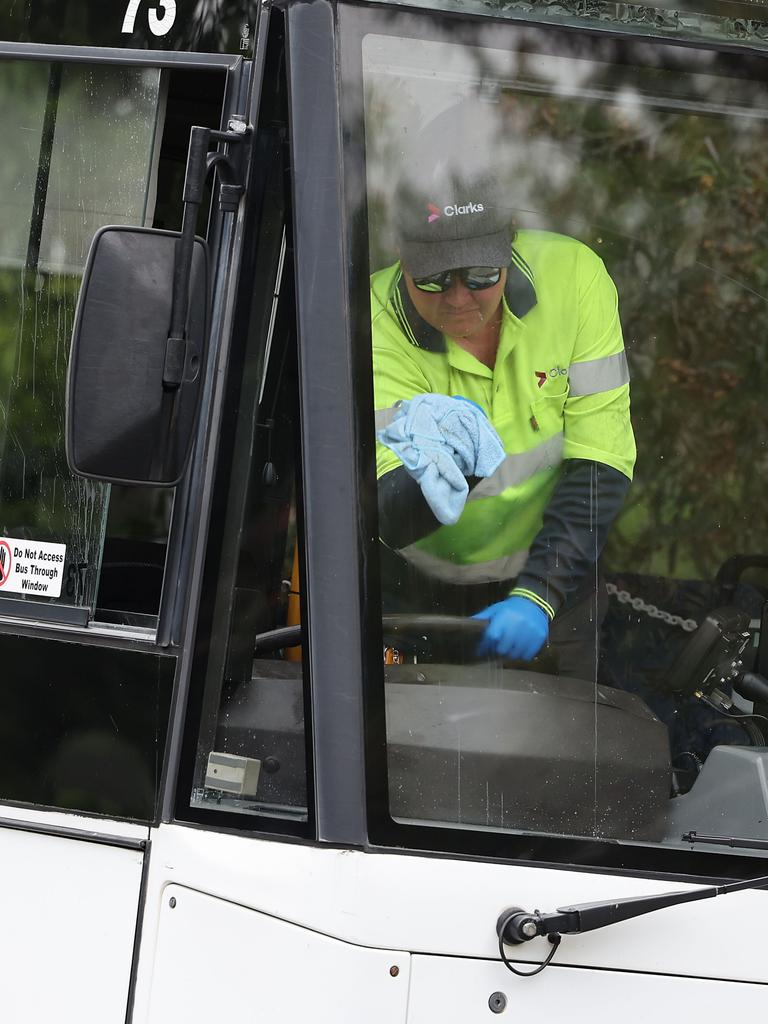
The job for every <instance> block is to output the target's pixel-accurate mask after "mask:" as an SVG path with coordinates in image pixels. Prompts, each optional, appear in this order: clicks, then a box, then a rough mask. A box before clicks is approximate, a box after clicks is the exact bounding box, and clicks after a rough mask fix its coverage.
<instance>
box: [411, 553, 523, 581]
mask: <svg viewBox="0 0 768 1024" xmlns="http://www.w3.org/2000/svg"><path fill="white" fill-rule="evenodd" d="M398 553H399V554H401V555H402V556H403V558H407V559H408V561H409V562H411V564H413V565H415V566H416V568H417V569H421V570H422V571H423V572H425V573H427V574H428V575H430V576H433V577H434V578H435V579H438V580H442V581H444V582H445V583H494V582H496V581H503V580H511V579H514V577H515V576H518V575H519V574H520V570H521V569H522V568H523V566H524V565H525V563H526V561H527V559H528V549H527V548H526V549H525V551H515V552H514V554H511V555H505V556H504V557H503V558H494V559H492V560H491V561H490V562H473V563H471V564H469V565H459V564H458V563H456V562H448V561H446V560H445V559H444V558H438V557H437V555H430V554H428V553H427V552H426V551H422V550H421V548H419V547H417V546H416V545H415V544H409V545H408V547H407V548H400V551H399V552H398Z"/></svg>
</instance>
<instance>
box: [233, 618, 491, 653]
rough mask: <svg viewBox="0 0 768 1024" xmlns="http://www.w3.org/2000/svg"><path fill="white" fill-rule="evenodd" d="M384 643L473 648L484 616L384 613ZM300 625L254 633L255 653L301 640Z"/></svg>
mask: <svg viewBox="0 0 768 1024" xmlns="http://www.w3.org/2000/svg"><path fill="white" fill-rule="evenodd" d="M381 625H382V631H383V634H384V645H385V646H387V647H398V646H402V645H407V646H408V648H409V649H411V650H413V653H417V651H419V650H422V651H425V650H428V649H431V645H432V643H433V642H435V643H439V642H440V641H441V640H442V641H443V642H444V643H445V642H446V641H447V642H450V643H451V644H453V645H454V646H456V645H457V643H458V645H459V646H463V647H466V648H467V649H471V648H473V647H476V646H477V643H478V642H479V640H480V637H481V636H482V635H483V631H484V630H485V623H484V622H483V620H482V619H467V618H464V617H463V616H461V615H402V614H398V615H384V616H382V619H381ZM301 639H302V637H301V626H300V625H296V626H283V627H281V628H280V629H270V630H267V632H266V633H257V634H256V636H255V637H254V641H253V648H254V653H255V654H268V653H270V652H273V651H279V650H282V648H284V647H298V646H299V645H300V644H301Z"/></svg>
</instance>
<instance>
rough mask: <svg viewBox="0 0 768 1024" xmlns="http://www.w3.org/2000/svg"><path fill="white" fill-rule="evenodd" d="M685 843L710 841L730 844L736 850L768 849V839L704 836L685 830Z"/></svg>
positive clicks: (712, 843)
mask: <svg viewBox="0 0 768 1024" xmlns="http://www.w3.org/2000/svg"><path fill="white" fill-rule="evenodd" d="M680 838H681V839H682V840H683V842H684V843H709V844H710V845H712V846H730V847H732V848H733V849H734V850H768V839H739V838H738V837H733V836H703V835H699V833H698V832H684V833H683V834H682V835H681V836H680Z"/></svg>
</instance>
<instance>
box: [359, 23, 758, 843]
mask: <svg viewBox="0 0 768 1024" xmlns="http://www.w3.org/2000/svg"><path fill="white" fill-rule="evenodd" d="M404 24H405V23H404ZM407 34H408V33H405V32H404V33H402V34H399V35H394V34H393V35H390V36H376V35H369V36H367V37H365V39H364V41H363V68H364V96H365V100H364V102H365V111H364V117H365V157H366V176H367V186H368V226H369V250H370V265H371V271H372V291H371V296H372V297H371V303H372V316H373V326H372V336H373V370H374V391H375V409H376V421H377V439H378V442H379V443H378V445H377V468H378V476H379V520H380V540H381V542H380V545H379V551H380V556H381V566H382V603H383V611H384V616H385V618H384V639H385V648H386V649H385V664H386V669H385V674H386V680H387V724H388V737H389V748H390V797H391V810H392V813H393V815H394V816H395V817H396V818H398V819H400V820H408V821H424V820H428V821H442V822H446V823H447V822H452V823H460V824H462V825H465V826H472V827H475V828H477V827H491V828H498V827H503V828H507V829H511V830H524V831H533V832H539V833H554V834H566V835H589V836H597V837H603V836H604V837H615V838H621V839H636V840H645V841H663V842H666V843H669V844H678V845H679V844H680V843H681V837H682V835H683V833H686V834H687V833H688V832H690V831H691V830H695V831H697V832H698V833H699V834H701V833H716V834H720V835H722V834H723V833H725V832H728V833H729V835H730V836H742V837H754V838H768V832H767V831H766V826H765V824H764V823H765V820H767V819H766V814H768V807H766V806H765V805H764V794H762V790H761V789H760V785H759V782H758V779H759V777H760V774H761V772H763V771H764V770H765V764H764V761H765V758H766V755H765V754H764V753H762V752H760V750H759V749H756V748H759V747H761V746H765V738H764V737H765V734H766V732H768V717H764V716H766V714H767V713H768V683H767V682H766V681H765V679H764V678H763V675H762V673H765V671H766V669H767V668H768V649H767V650H766V652H765V654H762V655H761V652H760V648H759V640H760V638H759V619H760V616H761V614H762V610H763V605H764V603H765V597H766V593H767V592H766V589H765V587H764V585H763V584H762V583H761V581H760V578H759V577H755V576H754V575H753V576H752V577H749V571H750V566H752V567H753V568H754V567H755V566H757V567H758V569H759V568H765V567H766V566H768V538H766V530H765V517H764V514H763V510H762V509H761V507H760V504H759V502H758V501H756V500H755V498H756V496H757V494H759V493H760V492H761V489H764V486H765V484H764V481H763V477H764V475H765V472H766V470H767V469H768V464H767V463H766V459H767V457H768V456H767V455H766V448H765V440H764V439H765V436H766V427H768V423H766V413H765V411H764V403H763V401H762V397H761V395H762V391H763V389H764V388H765V386H766V383H768V381H767V380H766V377H768V366H767V365H766V362H765V360H764V359H763V357H762V355H761V352H762V348H763V341H762V339H763V337H764V334H765V326H766V324H765V320H766V312H767V310H766V301H765V296H766V288H767V286H768V261H767V259H766V252H768V248H767V247H766V241H768V239H766V227H765V224H766V216H765V214H766V192H765V189H764V187H763V182H764V181H765V180H766V178H765V171H766V166H765V164H766V159H767V158H766V156H765V154H766V136H767V134H768V133H766V121H765V111H766V109H767V104H766V98H767V97H766V95H765V93H766V88H765V86H764V84H763V83H762V81H756V80H754V79H753V78H751V77H748V76H749V74H750V72H749V70H748V69H747V68H743V69H739V68H738V67H737V66H736V65H734V64H733V63H732V62H729V61H728V60H727V59H724V58H722V57H721V56H720V55H717V54H715V53H710V52H706V53H696V52H693V51H690V50H685V51H682V50H680V51H669V52H664V53H663V54H662V52H661V51H660V50H659V48H658V47H656V48H654V49H650V48H648V47H645V48H644V47H643V46H642V45H641V44H634V43H622V42H620V41H617V40H606V39H603V40H601V41H600V42H599V43H594V44H593V43H587V42H586V41H585V40H584V39H583V38H578V37H573V36H570V37H565V36H563V37H554V36H552V35H551V34H549V33H544V32H536V31H532V30H525V31H522V30H514V29H510V30H509V32H508V36H507V38H508V42H509V46H508V47H507V48H506V49H504V48H502V47H501V46H500V42H499V40H500V34H499V30H498V29H494V32H493V35H492V36H490V34H488V33H487V32H486V33H485V35H484V33H483V31H481V32H479V33H475V34H474V35H473V39H472V45H469V44H467V45H462V44H460V43H459V42H457V41H456V35H455V34H454V35H453V37H452V38H451V41H450V42H438V41H428V40H421V39H418V40H417V39H410V38H405V36H406V35H407ZM486 35H487V42H488V43H489V44H490V45H477V43H478V37H479V39H480V41H481V42H482V41H485V36H486ZM504 225H509V227H510V228H511V232H512V236H511V238H512V249H511V252H510V255H509V257H508V258H506V259H505V258H504V257H503V256H502V255H501V253H500V251H499V250H498V245H499V244H501V242H502V236H501V234H500V232H501V230H502V228H503V226H504ZM494 267H496V268H500V269H502V270H503V277H502V279H501V280H499V281H498V283H493V281H492V275H491V274H490V272H489V268H494ZM449 271H453V272H452V273H449ZM614 285H615V288H614ZM617 296H618V309H620V321H619V316H618V312H617ZM622 327H623V331H622ZM622 336H623V341H622ZM624 346H626V359H627V361H628V364H629V367H630V370H631V385H630V384H629V383H628V377H627V375H626V370H625V366H626V363H625V356H624ZM630 388H631V405H632V427H630V425H629V420H628V400H629V391H630ZM462 399H470V400H472V401H473V402H475V403H476V406H470V405H469V404H468V403H467V402H466V401H462ZM398 403H400V404H398ZM477 407H479V408H477ZM489 426H490V427H491V428H492V430H490V431H489V429H488V427H489ZM632 428H633V429H632ZM633 431H634V435H635V437H636V440H637V464H636V465H634V462H635V458H634V456H635V452H634V447H633V444H632V433H633ZM494 434H495V435H496V437H497V438H498V439H499V440H500V441H501V447H502V451H501V453H500V455H499V453H494V451H493V444H492V442H493V435H494ZM485 456H489V457H491V458H490V461H486V463H485V464H484V463H483V458H484V457H485ZM497 457H498V458H499V459H500V461H498V464H496V463H494V459H497ZM494 466H495V468H494ZM630 479H631V480H632V483H631V486H630V484H629V481H630ZM745 553H746V555H747V557H746V558H745V559H743V560H738V559H737V560H734V556H737V555H742V554H745ZM745 573H746V574H747V575H745ZM510 595H511V599H510ZM718 608H719V609H720V611H718ZM435 615H440V616H443V617H445V618H443V619H442V620H437V621H435V619H434V616H435ZM472 616H476V617H475V618H472ZM457 617H458V618H457ZM766 647H767V648H768V641H766ZM734 792H739V793H743V794H744V796H743V798H740V799H735V800H734V799H732V798H729V797H727V796H726V794H727V793H731V794H733V793H734ZM713 848H716V847H713Z"/></svg>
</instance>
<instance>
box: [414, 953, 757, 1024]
mask: <svg viewBox="0 0 768 1024" xmlns="http://www.w3.org/2000/svg"><path fill="white" fill-rule="evenodd" d="M496 993H500V994H501V996H502V999H503V1001H505V1002H506V1006H505V1007H504V1009H503V1010H502V1012H501V1013H492V1012H491V1010H490V1005H489V1002H490V999H491V997H492V996H494V995H496ZM765 997H766V990H765V987H764V986H763V985H736V984H734V983H733V982H727V981H706V980H703V979H696V980H694V979H691V978H674V977H668V976H666V977H665V976H663V975H653V974H631V973H624V972H623V971H590V970H583V969H579V968H567V967H554V966H553V967H548V968H547V969H546V971H544V972H543V973H542V974H541V975H537V976H536V977H535V978H528V979H526V978H516V977H515V976H514V975H513V974H511V973H510V972H509V971H508V970H507V969H506V967H504V966H502V964H500V963H498V962H497V963H492V962H490V961H487V960H456V959H446V958H445V957H434V956H429V957H425V956H415V957H413V958H412V964H411V989H410V1000H409V1004H408V1020H407V1024H437V1022H439V1024H492V1022H493V1021H494V1020H497V1021H498V1022H499V1024H512V1022H513V1021H518V1022H519V1021H520V1020H526V1021H539V1020H542V1019H544V1020H546V1019H549V1018H551V1015H552V1014H553V1012H554V1013H555V1015H556V1019H558V1020H568V1021H583V1022H584V1024H616V1022H617V1021H620V1022H621V1024H649V1021H659V1022H661V1024H663V1022H665V1021H685V1020H695V1021H696V1022H697V1024H722V1021H724V1020H730V1019H743V1020H749V1019H751V1018H753V1017H755V1015H756V1014H758V1012H760V1007H761V1006H764V1004H765ZM494 1002H495V1005H496V1006H498V1005H499V1002H500V1001H498V1000H495V1001H494ZM502 1005H503V1003H502ZM762 1012H763V1013H764V1011H762ZM521 1015H524V1016H521Z"/></svg>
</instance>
